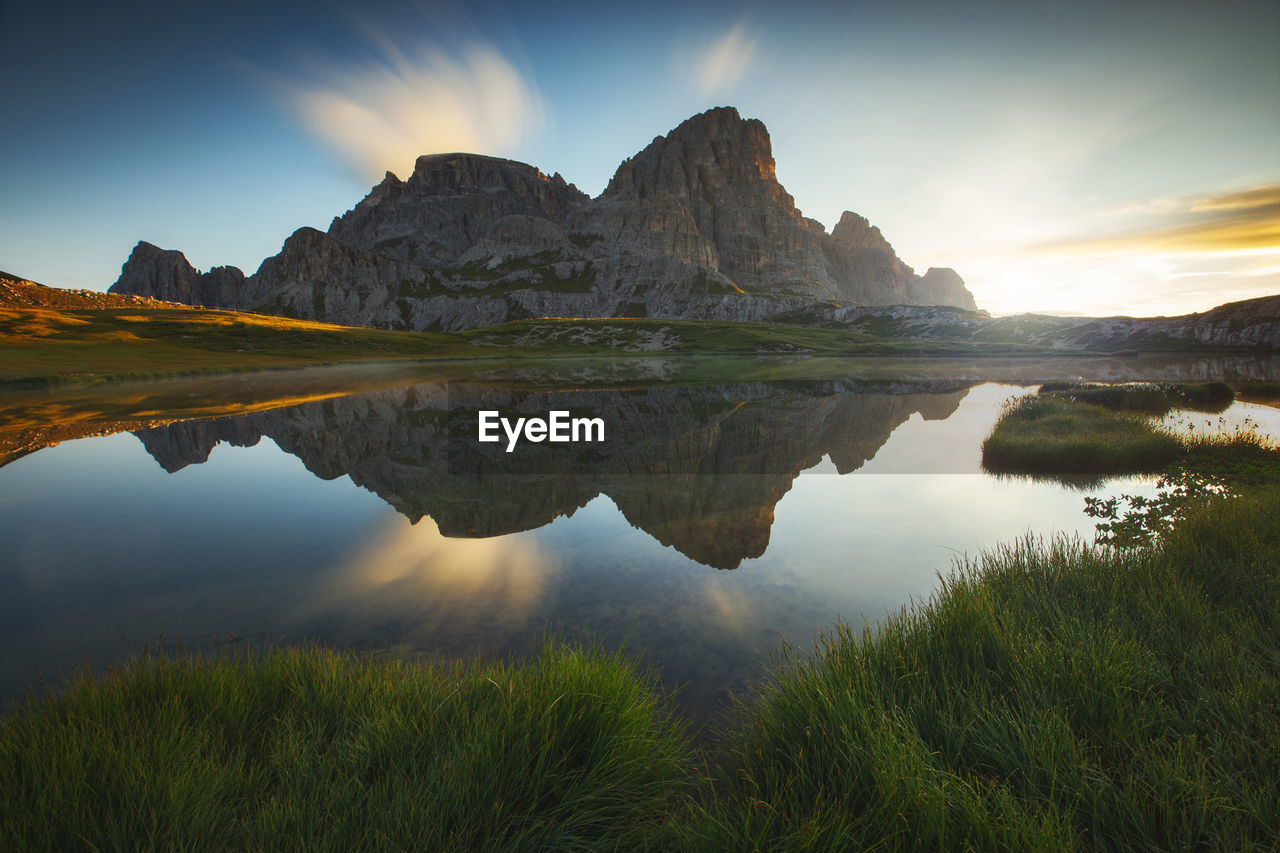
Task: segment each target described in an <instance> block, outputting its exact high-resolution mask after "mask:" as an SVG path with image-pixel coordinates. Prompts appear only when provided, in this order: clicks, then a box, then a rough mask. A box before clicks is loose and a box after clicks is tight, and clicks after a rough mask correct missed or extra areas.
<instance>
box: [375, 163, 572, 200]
mask: <svg viewBox="0 0 1280 853" xmlns="http://www.w3.org/2000/svg"><path fill="white" fill-rule="evenodd" d="M388 174H390V173H388ZM407 184H408V185H409V186H410V187H412V188H413V189H414V191H415V192H417V193H419V194H431V195H470V194H473V193H477V192H485V191H492V190H516V189H526V190H532V189H533V188H536V187H538V185H540V184H546V185H548V186H549V187H552V188H554V189H556V190H564V189H567V188H568V185H567V184H566V183H565V180H564V178H562V177H560V176H559V175H558V174H557V175H554V176H551V177H548V176H547V175H544V174H543V173H542V171H541V170H540V169H537V168H535V167H533V166H530V165H528V164H526V163H519V162H516V161H515V160H504V159H502V158H501V157H488V156H485V155H482V154H462V153H454V154H424V155H423V156H421V157H419V158H418V160H417V162H416V163H414V166H413V174H412V175H410V176H409V180H408V181H407Z"/></svg>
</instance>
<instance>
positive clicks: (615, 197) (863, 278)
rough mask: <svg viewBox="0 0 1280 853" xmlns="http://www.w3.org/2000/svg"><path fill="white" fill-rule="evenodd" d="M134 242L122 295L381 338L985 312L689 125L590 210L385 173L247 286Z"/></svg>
mask: <svg viewBox="0 0 1280 853" xmlns="http://www.w3.org/2000/svg"><path fill="white" fill-rule="evenodd" d="M238 274H239V271H238V270H234V269H233V268H217V269H215V270H210V271H209V272H208V273H204V274H203V275H201V274H199V273H198V272H197V271H196V270H194V269H193V268H192V267H191V266H190V264H188V263H187V262H186V259H185V258H183V257H182V255H181V254H180V253H178V252H174V251H169V252H165V251H162V250H160V249H158V248H156V247H155V246H152V245H150V244H148V243H139V244H138V247H137V248H135V249H134V252H133V255H132V256H131V257H130V258H129V262H128V263H126V264H125V267H124V269H123V271H122V273H121V277H120V280H119V281H117V282H116V284H115V285H114V286H113V287H112V288H111V289H112V291H113V292H121V293H138V294H142V295H151V296H156V297H158V298H163V299H173V300H177V301H182V302H188V303H190V304H199V305H206V306H210V307H229V308H236V309H240V310H249V311H258V312H264V313H274V314H280V315H286V316H293V317H299V318H304V319H315V320H327V321H330V322H337V323H346V324H353V325H365V326H377V327H382V328H405V329H435V330H457V329H466V328H474V327H478V326H484V325H489V324H492V323H497V322H502V321H505V320H516V319H524V318H528V317H538V316H557V317H658V318H681V317H685V318H702V319H723V320H766V319H774V318H785V316H786V315H788V314H790V313H794V312H797V311H800V312H812V311H821V310H825V309H826V308H833V307H839V306H842V305H855V304H865V305H891V304H893V305H896V304H906V305H926V306H927V305H939V304H942V305H952V306H956V307H960V308H965V309H969V310H974V309H975V307H976V306H975V305H974V301H973V296H972V294H970V293H969V291H968V290H967V289H966V288H965V286H964V282H963V281H962V280H961V279H960V277H959V276H958V275H956V274H955V273H954V272H953V271H950V270H938V271H932V270H931V271H930V272H929V273H926V275H924V276H917V275H916V274H915V273H914V271H913V270H912V269H911V268H910V267H908V266H907V265H906V264H904V263H903V262H902V261H901V260H899V258H898V257H897V255H896V254H895V253H894V251H893V247H892V246H890V245H889V243H888V242H887V241H886V240H885V239H884V237H883V236H882V235H881V234H880V231H879V229H877V228H875V227H874V226H872V225H871V224H870V223H869V222H867V220H866V219H864V218H863V217H860V216H858V215H857V214H854V213H845V215H844V217H843V218H842V219H841V220H840V223H839V224H838V225H837V226H836V228H835V229H834V230H833V232H832V233H831V234H828V233H827V232H826V230H825V229H824V228H823V226H822V225H821V224H820V223H818V222H815V221H814V220H812V219H808V218H806V217H804V216H802V215H801V213H800V211H799V210H797V209H796V207H795V202H794V200H793V199H792V197H791V196H790V195H789V194H788V193H787V191H786V190H785V189H783V187H782V185H781V184H779V183H778V180H777V177H776V176H775V174H774V160H773V153H772V147H771V144H770V141H769V134H768V131H766V130H765V127H764V125H763V124H761V123H760V122H759V121H757V120H754V119H749V120H744V119H743V118H741V117H740V116H739V115H738V112H737V110H735V109H733V108H731V107H722V108H718V109H713V110H709V111H707V112H705V113H702V114H700V115H697V116H694V117H693V118H691V119H689V120H688V121H686V122H684V123H683V124H681V125H680V126H679V127H677V128H676V129H675V130H673V131H671V132H670V133H669V134H668V135H667V136H665V137H661V136H660V137H658V138H656V139H654V141H653V142H652V143H650V144H649V146H648V147H646V148H645V149H644V150H643V151H641V152H639V153H638V154H636V155H635V156H634V157H632V158H630V159H628V160H627V161H626V162H624V163H623V164H622V165H621V166H619V167H618V170H617V172H616V173H615V174H614V176H613V179H612V180H610V182H609V185H608V187H607V188H606V189H605V191H604V192H603V193H602V194H601V195H600V196H599V197H597V198H595V199H592V198H589V197H588V196H587V195H585V194H584V193H582V192H581V191H579V190H578V189H577V188H576V187H574V186H573V185H572V184H569V183H567V182H566V181H565V180H564V178H562V177H561V176H560V175H558V174H556V175H551V176H547V175H545V174H543V173H542V172H540V171H539V170H538V169H536V168H534V167H532V166H528V165H526V164H523V163H517V162H514V161H511V160H503V159H499V158H496V157H484V156H480V155H476V154H437V155H429V156H423V157H419V158H418V161H417V163H416V165H415V167H414V170H413V173H412V174H411V175H410V176H409V178H408V179H407V180H404V181H401V180H400V179H399V178H397V177H396V176H395V175H393V174H391V173H390V172H388V173H387V175H386V177H385V178H384V179H383V181H382V182H381V183H379V184H378V185H377V186H376V187H374V188H373V190H372V191H371V192H370V193H369V195H368V196H366V197H365V198H364V199H363V200H362V201H360V203H359V204H357V205H356V206H355V207H354V208H353V209H351V210H350V211H348V212H347V213H345V214H343V215H342V216H339V217H337V218H336V219H334V220H333V223H332V224H331V225H330V227H329V230H328V233H327V234H321V233H320V232H318V231H315V230H313V229H301V230H299V231H298V232H295V233H294V234H293V235H292V236H291V237H290V238H289V239H288V240H286V241H285V244H284V247H283V249H282V250H281V252H280V254H279V255H276V256H275V257H274V258H268V259H267V260H266V261H264V262H263V264H262V266H261V267H260V268H259V270H258V272H257V273H256V274H255V275H253V276H252V277H250V278H249V279H248V281H243V276H240V277H239V278H237V275H238Z"/></svg>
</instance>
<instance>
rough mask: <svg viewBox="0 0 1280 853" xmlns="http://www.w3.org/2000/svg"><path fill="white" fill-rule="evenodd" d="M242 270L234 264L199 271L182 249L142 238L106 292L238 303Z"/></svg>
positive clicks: (214, 304) (206, 304)
mask: <svg viewBox="0 0 1280 853" xmlns="http://www.w3.org/2000/svg"><path fill="white" fill-rule="evenodd" d="M244 280H245V279H244V273H243V272H241V271H240V270H239V269H237V268H236V267H214V268H213V269H211V270H209V271H208V272H207V273H203V274H202V273H201V272H200V271H199V270H197V269H196V268H195V267H193V266H191V264H190V263H189V262H188V261H187V258H186V256H185V255H183V254H182V252H179V251H176V250H174V249H167V250H166V249H161V248H160V247H159V246H153V245H152V244H150V243H147V242H145V241H142V242H139V243H138V245H136V246H134V247H133V252H132V253H130V255H129V260H127V261H125V263H124V266H123V267H121V269H120V278H118V279H116V283H115V284H113V285H111V287H110V288H109V289H108V290H107V292H108V293H119V294H130V295H133V296H143V297H150V298H152V299H160V300H165V301H168V302H182V303H185V304H187V305H200V306H203V307H205V308H235V307H239V304H240V296H241V290H242V289H243V286H244Z"/></svg>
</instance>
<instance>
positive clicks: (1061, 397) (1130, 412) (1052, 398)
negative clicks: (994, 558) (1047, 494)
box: [982, 382, 1248, 477]
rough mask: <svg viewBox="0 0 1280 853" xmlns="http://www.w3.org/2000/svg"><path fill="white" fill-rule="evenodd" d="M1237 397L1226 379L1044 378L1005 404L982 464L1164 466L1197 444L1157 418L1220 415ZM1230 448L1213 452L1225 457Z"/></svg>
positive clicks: (1077, 469)
mask: <svg viewBox="0 0 1280 853" xmlns="http://www.w3.org/2000/svg"><path fill="white" fill-rule="evenodd" d="M1234 399H1235V395H1234V392H1233V391H1232V389H1231V387H1230V386H1228V385H1226V384H1225V383H1222V382H1208V383H1197V384H1171V385H1155V384H1133V385H1079V384H1073V383H1045V384H1044V385H1042V386H1041V388H1040V391H1039V393H1037V394H1035V395H1028V396H1025V397H1020V398H1018V399H1016V400H1014V401H1012V402H1011V403H1010V404H1009V405H1008V406H1007V407H1006V409H1005V411H1004V412H1003V414H1002V415H1001V416H1000V420H999V421H998V422H997V423H996V425H995V427H994V428H993V429H992V431H991V434H990V435H988V436H987V438H986V440H985V441H983V443H982V466H983V468H985V469H986V470H987V471H990V472H992V473H997V474H1029V475H1042V476H1060V477H1074V476H1096V475H1104V474H1135V473H1155V472H1159V471H1163V470H1165V469H1166V468H1168V467H1169V466H1170V465H1172V464H1173V463H1175V462H1178V461H1179V460H1182V459H1185V458H1186V457H1187V456H1188V455H1189V454H1191V453H1192V452H1193V446H1194V445H1195V444H1196V443H1195V442H1194V441H1192V440H1189V439H1186V438H1183V437H1181V436H1178V435H1175V434H1174V433H1173V432H1171V431H1170V430H1168V429H1165V428H1164V427H1162V426H1160V425H1159V424H1157V423H1156V422H1155V421H1154V420H1153V418H1154V417H1155V416H1157V415H1163V414H1166V413H1168V412H1169V411H1171V410H1173V409H1175V408H1178V409H1189V410H1192V411H1201V412H1214V413H1217V412H1221V411H1223V410H1224V409H1225V408H1226V407H1227V406H1229V405H1230V404H1231V402H1232V401H1233V400H1234ZM1247 443H1248V442H1247V440H1246V444H1247ZM1243 447H1244V445H1241V446H1240V448H1238V449H1243ZM1224 449H1225V448H1222V447H1219V448H1216V449H1211V451H1212V453H1211V455H1213V456H1215V458H1222V457H1223V451H1224ZM1201 455H1203V454H1201Z"/></svg>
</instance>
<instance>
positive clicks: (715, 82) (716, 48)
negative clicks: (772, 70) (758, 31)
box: [694, 21, 757, 97]
mask: <svg viewBox="0 0 1280 853" xmlns="http://www.w3.org/2000/svg"><path fill="white" fill-rule="evenodd" d="M756 41H757V39H756V38H755V37H754V36H751V35H750V34H749V33H748V32H747V28H746V25H745V24H744V23H743V22H741V21H739V22H738V23H737V24H734V25H733V26H732V27H731V28H729V30H728V32H726V33H725V34H724V35H722V36H720V38H718V39H716V40H715V41H714V42H713V43H712V44H711V45H710V46H709V47H708V48H707V50H706V52H705V53H704V54H703V55H702V56H701V57H700V58H699V59H698V61H697V62H696V64H695V65H694V83H695V84H696V86H697V88H698V94H700V95H702V96H703V97H706V96H708V95H713V94H715V93H717V92H721V91H724V90H725V89H728V88H730V87H732V86H733V85H734V84H736V83H737V82H738V81H739V80H741V79H742V77H743V75H745V74H746V72H747V68H748V67H750V65H751V63H752V61H753V60H754V58H755V54H756Z"/></svg>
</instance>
